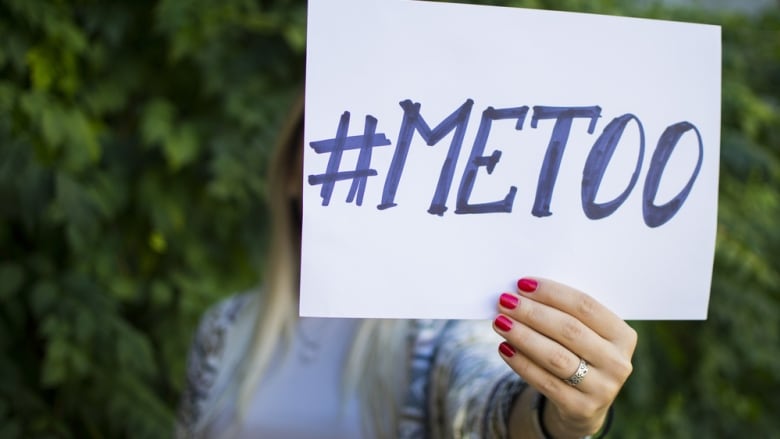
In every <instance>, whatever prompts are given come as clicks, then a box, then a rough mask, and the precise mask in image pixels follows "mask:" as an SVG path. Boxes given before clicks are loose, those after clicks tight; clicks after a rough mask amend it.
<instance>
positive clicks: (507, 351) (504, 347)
mask: <svg viewBox="0 0 780 439" xmlns="http://www.w3.org/2000/svg"><path fill="white" fill-rule="evenodd" d="M498 350H499V351H501V353H502V354H504V355H505V356H507V357H512V356H514V355H515V348H513V347H512V345H510V344H509V343H507V342H505V341H504V342H501V344H500V345H498Z"/></svg>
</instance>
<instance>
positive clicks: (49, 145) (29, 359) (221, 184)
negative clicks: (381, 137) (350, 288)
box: [0, 0, 305, 438]
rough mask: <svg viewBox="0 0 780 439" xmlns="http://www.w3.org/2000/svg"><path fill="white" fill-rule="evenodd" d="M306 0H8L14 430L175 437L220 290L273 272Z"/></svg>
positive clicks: (0, 272)
mask: <svg viewBox="0 0 780 439" xmlns="http://www.w3.org/2000/svg"><path fill="white" fill-rule="evenodd" d="M304 19H305V10H304V6H303V5H302V4H300V3H293V2H286V1H278V2H252V1H246V0H224V1H219V2H213V1H197V0H196V1H179V0H165V1H133V2H129V1H110V2H106V1H98V0H72V1H59V0H58V1H54V0H51V1H46V0H7V1H4V2H2V3H0V218H1V220H0V352H1V353H2V354H0V437H2V438H15V437H18V438H22V437H24V438H30V437H57V438H84V437H91V438H101V437H111V438H114V437H141V438H143V437H150V438H157V437H165V436H169V435H170V433H171V431H172V425H173V412H174V409H175V406H176V405H177V403H178V395H179V392H180V389H181V386H182V382H183V378H184V361H185V353H186V350H187V346H188V343H189V340H190V334H191V331H192V328H193V326H194V324H195V323H196V321H197V319H198V317H199V316H200V314H201V313H202V311H203V309H204V307H205V306H207V305H208V304H210V303H213V302H214V301H215V300H217V299H218V298H219V297H220V296H223V295H225V294H227V293H230V292H231V291H236V290H241V289H245V288H248V287H250V286H252V285H253V284H255V283H256V282H257V272H258V270H257V268H258V266H259V264H260V263H261V255H260V254H259V253H258V249H260V248H262V247H263V242H264V240H265V239H266V238H265V235H264V230H265V226H266V222H265V217H266V215H265V212H264V207H263V206H264V203H263V196H264V195H263V194H264V190H265V186H264V179H263V178H262V176H263V174H264V168H265V165H266V161H267V156H268V151H269V145H270V144H271V143H272V141H273V134H274V132H275V130H276V127H277V126H278V125H279V123H280V121H281V118H282V117H283V115H284V108H286V107H287V106H288V103H289V102H290V101H291V99H292V98H293V97H294V96H295V95H296V94H297V93H298V92H299V88H300V83H301V80H302V75H303V55H304V42H305V37H304V30H305V26H304V24H305V23H304Z"/></svg>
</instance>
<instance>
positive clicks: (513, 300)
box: [498, 293, 520, 309]
mask: <svg viewBox="0 0 780 439" xmlns="http://www.w3.org/2000/svg"><path fill="white" fill-rule="evenodd" d="M498 303H500V304H501V306H503V307H504V308H506V309H515V308H517V304H518V303H520V299H518V298H517V296H514V295H512V294H509V293H503V294H501V297H500V298H499V299H498Z"/></svg>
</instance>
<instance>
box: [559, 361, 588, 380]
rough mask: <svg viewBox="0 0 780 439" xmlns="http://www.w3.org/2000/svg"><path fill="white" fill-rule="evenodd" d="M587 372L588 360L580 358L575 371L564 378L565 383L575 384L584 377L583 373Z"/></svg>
mask: <svg viewBox="0 0 780 439" xmlns="http://www.w3.org/2000/svg"><path fill="white" fill-rule="evenodd" d="M587 374H588V362H587V361H585V360H583V359H582V358H580V365H579V366H577V371H576V372H574V374H573V375H572V376H570V377H569V378H566V379H565V380H564V381H566V384H568V385H570V386H576V385H577V384H579V383H581V382H582V380H584V379H585V375H587Z"/></svg>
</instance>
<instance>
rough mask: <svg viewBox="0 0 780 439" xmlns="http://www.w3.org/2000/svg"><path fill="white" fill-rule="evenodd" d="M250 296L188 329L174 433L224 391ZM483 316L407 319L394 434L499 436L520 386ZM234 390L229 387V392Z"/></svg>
mask: <svg viewBox="0 0 780 439" xmlns="http://www.w3.org/2000/svg"><path fill="white" fill-rule="evenodd" d="M255 296H257V295H255V294H244V295H237V296H232V297H230V298H228V299H226V300H224V301H222V302H220V303H219V304H217V305H216V306H214V307H212V308H211V309H210V310H209V311H208V312H207V313H206V314H205V315H204V317H203V319H202V320H201V322H200V325H199V327H198V330H197V332H196V335H195V338H194V341H193V344H192V347H191V350H190V355H189V359H188V364H187V376H186V387H185V390H184V393H183V395H182V403H181V407H180V410H179V416H178V421H177V425H176V437H177V438H190V437H193V433H192V432H193V431H194V428H195V426H196V425H197V424H198V422H199V421H200V420H201V419H202V417H203V416H204V415H205V414H206V412H207V410H209V408H210V406H213V405H214V404H216V403H217V401H219V399H220V398H221V397H223V396H224V394H226V393H227V392H229V391H230V390H229V386H230V381H231V380H230V379H229V377H231V376H233V372H234V371H235V370H236V367H238V363H239V361H238V360H237V358H239V357H240V352H242V351H243V350H245V349H246V341H247V340H248V339H249V338H250V337H249V335H250V333H249V332H247V331H249V330H251V326H252V325H251V324H248V322H251V321H252V319H253V316H256V315H258V314H257V308H256V307H257V306H259V305H258V304H257V302H259V300H258V299H257V297H255ZM492 336H494V334H492V331H490V330H489V325H488V324H487V323H485V322H484V321H479V322H476V321H454V320H449V321H448V320H414V321H411V322H410V334H409V338H408V340H409V343H410V346H409V348H410V349H411V351H410V352H411V355H410V364H409V374H408V377H409V384H408V387H407V389H408V390H407V392H406V398H405V403H404V405H403V407H402V408H401V411H400V417H399V422H398V437H399V438H409V439H412V438H414V439H420V438H505V437H507V431H506V425H507V417H508V415H509V410H510V407H511V404H512V402H513V401H514V399H515V397H516V396H517V395H519V394H520V392H522V390H523V389H524V388H525V387H526V384H525V383H524V382H522V381H521V380H520V378H519V377H518V376H517V375H516V374H515V373H514V372H512V371H511V370H510V369H509V367H508V366H507V365H506V364H505V363H504V362H503V360H501V358H500V357H499V356H498V354H497V353H496V347H497V343H498V342H497V340H496V339H495V338H494V337H492ZM233 390H235V389H233Z"/></svg>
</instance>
